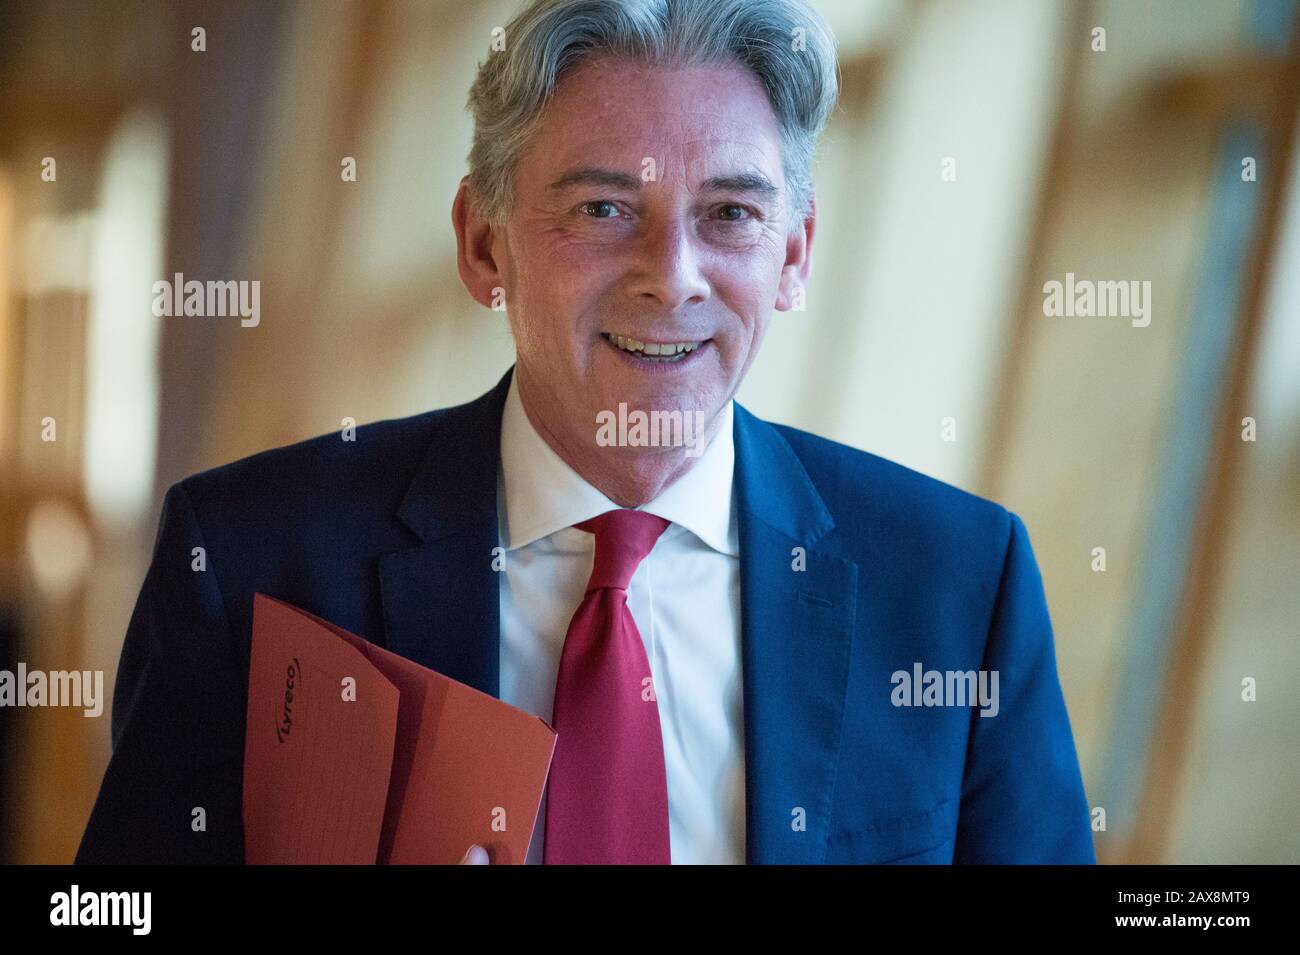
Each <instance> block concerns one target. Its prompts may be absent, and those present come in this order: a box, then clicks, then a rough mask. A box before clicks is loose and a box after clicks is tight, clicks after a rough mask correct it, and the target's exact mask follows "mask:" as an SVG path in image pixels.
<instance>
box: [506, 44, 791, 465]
mask: <svg viewBox="0 0 1300 955" xmlns="http://www.w3.org/2000/svg"><path fill="white" fill-rule="evenodd" d="M781 157H782V154H781V144H780V138H779V132H778V128H777V123H776V118H775V116H774V115H773V113H772V109H771V107H770V105H769V104H768V101H767V97H766V95H765V94H764V92H763V88H762V86H761V84H760V83H759V82H758V80H757V79H756V78H755V77H754V76H753V74H751V73H750V72H748V71H747V70H745V69H743V68H742V67H739V66H735V67H730V66H727V67H716V66H715V67H698V68H686V69H677V70H664V69H653V68H645V67H642V66H638V65H635V64H633V63H631V62H628V61H625V60H615V59H592V60H589V61H587V62H585V63H584V64H582V65H580V66H579V67H577V68H576V69H574V70H573V71H572V72H570V73H568V74H566V75H565V76H564V77H563V78H562V79H561V81H560V83H559V84H558V87H557V90H556V94H555V96H554V98H553V99H552V101H551V102H550V104H549V105H548V106H547V107H546V112H545V114H544V117H543V119H542V122H541V125H540V127H539V129H538V131H537V134H536V137H535V139H534V140H533V141H532V142H531V143H530V145H529V148H528V150H527V151H526V152H525V153H524V155H523V156H522V157H521V159H520V161H519V164H518V166H517V169H516V200H515V205H514V208H513V210H512V212H511V216H510V219H509V221H508V223H507V225H506V229H505V230H504V233H498V234H497V235H496V236H495V237H494V240H493V247H492V251H493V257H494V258H495V260H496V262H497V264H498V267H499V268H500V271H501V276H502V284H503V285H504V288H505V294H506V307H507V314H508V315H509V320H510V324H511V328H512V330H513V333H514V338H515V343H516V349H517V374H518V377H519V383H520V389H521V392H522V393H523V395H524V397H525V400H526V402H527V403H528V405H529V409H530V412H532V413H533V415H534V416H535V417H540V418H541V419H542V423H543V425H544V429H545V430H546V431H548V432H550V437H552V438H553V439H558V440H559V441H560V442H561V443H562V444H564V445H565V446H566V447H567V448H568V449H569V450H571V451H573V452H577V453H581V452H582V451H585V450H587V449H592V448H595V446H596V429H597V424H596V421H597V419H596V416H597V413H598V412H601V411H613V412H615V413H617V411H618V407H619V403H620V402H625V403H626V404H627V406H628V410H629V411H632V410H642V411H647V412H648V411H682V412H685V413H691V414H693V413H694V412H697V411H698V412H702V413H703V418H702V420H703V421H704V422H705V429H706V433H710V434H711V423H712V422H713V420H714V416H715V415H716V414H717V413H718V412H719V411H720V410H721V409H722V408H723V407H724V405H725V404H726V403H727V402H728V401H729V400H730V399H731V398H732V396H733V395H734V394H735V393H736V390H737V388H738V387H739V386H740V382H741V380H742V379H743V378H744V376H745V373H746V372H747V371H748V370H749V367H750V365H751V364H752V363H753V361H754V358H755V357H756V356H757V354H758V348H759V345H760V344H761V343H762V340H763V335H764V332H765V331H766V328H767V323H768V320H769V318H770V316H771V312H772V310H773V309H774V308H778V309H782V310H784V309H787V308H789V307H790V305H791V296H792V295H793V294H794V290H795V288H796V287H797V286H800V285H802V282H803V279H804V278H805V276H806V272H807V255H806V252H807V244H808V243H809V242H810V241H811V232H812V227H811V223H809V224H807V228H806V229H805V228H803V227H800V228H796V229H794V230H793V231H794V234H793V235H792V236H791V235H788V233H789V232H790V229H789V225H790V220H789V212H788V209H787V201H786V196H785V180H784V176H783V174H782V164H781ZM638 342H639V343H642V344H643V345H646V346H648V347H645V348H643V349H641V350H640V351H637V350H636V344H635V343H638ZM620 343H621V344H622V346H623V347H620ZM629 347H630V348H631V349H633V350H628V349H629ZM654 352H659V354H658V355H655V354H654ZM575 445H577V446H575ZM578 446H581V447H578ZM651 450H652V451H659V449H651Z"/></svg>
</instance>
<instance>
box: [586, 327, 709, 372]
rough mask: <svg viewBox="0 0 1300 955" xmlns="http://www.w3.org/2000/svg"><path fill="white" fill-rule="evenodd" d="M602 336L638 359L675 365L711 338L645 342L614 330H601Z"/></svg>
mask: <svg viewBox="0 0 1300 955" xmlns="http://www.w3.org/2000/svg"><path fill="white" fill-rule="evenodd" d="M600 337H601V338H603V339H605V341H607V342H609V344H610V345H611V346H612V347H614V348H616V349H617V350H619V351H621V352H623V353H624V354H625V355H627V356H628V357H630V358H634V359H636V360H638V361H643V362H648V363H652V364H657V365H674V364H679V363H681V362H684V361H686V360H687V359H689V358H690V357H691V354H692V353H693V352H694V351H695V350H696V349H698V348H699V347H700V346H701V345H705V344H708V342H709V341H711V339H708V338H706V339H704V340H703V341H684V342H643V341H640V340H638V339H635V338H629V337H628V336H626V335H617V334H615V333H613V332H601V333H600Z"/></svg>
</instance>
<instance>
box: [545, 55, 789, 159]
mask: <svg viewBox="0 0 1300 955" xmlns="http://www.w3.org/2000/svg"><path fill="white" fill-rule="evenodd" d="M647 157H648V158H652V159H654V160H655V162H656V163H658V164H660V165H661V173H662V174H663V175H665V176H668V175H672V174H673V173H674V171H677V172H680V171H681V170H682V169H683V168H685V167H687V166H689V167H691V169H692V170H695V171H698V172H699V174H701V175H703V174H705V173H706V171H707V169H708V168H710V167H713V166H721V165H726V166H728V167H736V166H738V165H739V166H742V167H751V166H752V167H756V168H757V169H759V170H763V171H767V172H768V173H769V174H771V175H772V176H773V177H776V176H779V175H780V168H781V165H780V159H781V145H780V131H779V128H778V125H777V122H776V116H775V114H774V113H773V112H772V107H771V104H770V103H769V102H768V99H767V95H766V94H765V93H764V91H763V87H762V85H761V84H760V83H759V81H758V79H757V77H755V76H754V75H753V74H752V73H751V72H750V71H749V70H747V69H745V68H744V67H743V66H741V65H739V64H735V65H731V64H719V65H709V66H683V67H661V66H645V65H641V64H636V63H633V62H630V61H627V60H616V59H609V58H601V59H592V60H588V61H586V62H584V63H582V64H580V65H579V66H577V67H575V68H574V69H573V70H571V71H570V72H568V73H566V74H565V75H564V76H563V77H562V78H561V80H560V82H559V83H558V84H557V86H556V90H555V95H554V97H553V98H552V99H551V101H550V102H549V103H548V104H547V107H546V110H545V112H544V113H543V116H542V120H541V123H540V124H539V126H538V129H537V133H536V136H535V137H534V139H533V142H532V143H531V145H530V148H529V149H528V151H527V152H526V154H525V155H524V157H522V159H521V162H520V168H519V178H520V180H521V184H522V182H523V181H524V180H527V179H529V178H533V177H538V176H544V175H549V174H551V173H553V172H554V171H556V170H558V169H563V168H569V167H573V166H577V165H590V164H617V165H619V166H621V167H625V168H627V169H628V170H629V171H636V170H639V167H640V164H641V161H642V159H644V158H647ZM773 181H776V180H775V178H774V179H773Z"/></svg>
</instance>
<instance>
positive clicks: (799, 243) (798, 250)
mask: <svg viewBox="0 0 1300 955" xmlns="http://www.w3.org/2000/svg"><path fill="white" fill-rule="evenodd" d="M816 231H817V197H816V196H812V197H810V198H809V201H808V215H807V216H805V217H804V220H803V222H801V223H800V225H799V228H798V229H794V230H792V231H791V232H790V234H789V235H788V236H787V237H786V240H785V264H784V265H783V266H782V267H781V282H780V284H779V285H778V286H777V291H776V310H777V311H778V312H788V311H790V309H792V308H794V307H795V295H796V292H798V294H801V295H805V296H806V295H807V291H806V290H807V288H808V273H809V270H810V269H811V268H812V244H813V235H814V233H815V232H816Z"/></svg>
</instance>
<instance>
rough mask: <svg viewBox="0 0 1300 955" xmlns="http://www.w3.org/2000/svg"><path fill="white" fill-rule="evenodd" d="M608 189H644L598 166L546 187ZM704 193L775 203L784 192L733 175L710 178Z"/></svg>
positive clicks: (754, 177)
mask: <svg viewBox="0 0 1300 955" xmlns="http://www.w3.org/2000/svg"><path fill="white" fill-rule="evenodd" d="M575 185H584V186H608V187H610V188H613V189H626V190H628V191H629V192H636V191H638V190H639V189H640V188H641V180H640V178H638V177H637V176H633V175H631V174H629V173H626V172H619V171H618V170H617V169H604V168H601V167H599V166H581V167H579V168H577V169H572V170H570V171H569V172H566V173H565V174H564V175H563V176H561V177H560V178H559V179H557V180H555V181H554V182H553V183H551V184H550V185H549V186H547V187H546V189H547V191H548V192H558V191H559V190H561V189H567V188H569V187H570V186H575ZM700 191H701V192H742V193H750V194H752V195H755V196H758V197H759V198H761V199H766V200H769V201H774V200H776V199H777V198H778V197H779V196H780V194H781V190H780V189H778V188H777V187H776V186H774V185H773V184H772V183H771V182H770V181H769V180H768V178H767V177H766V176H764V175H762V174H760V173H751V172H745V173H732V174H730V175H726V176H711V177H709V178H708V179H706V180H704V182H703V184H701V186H700Z"/></svg>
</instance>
